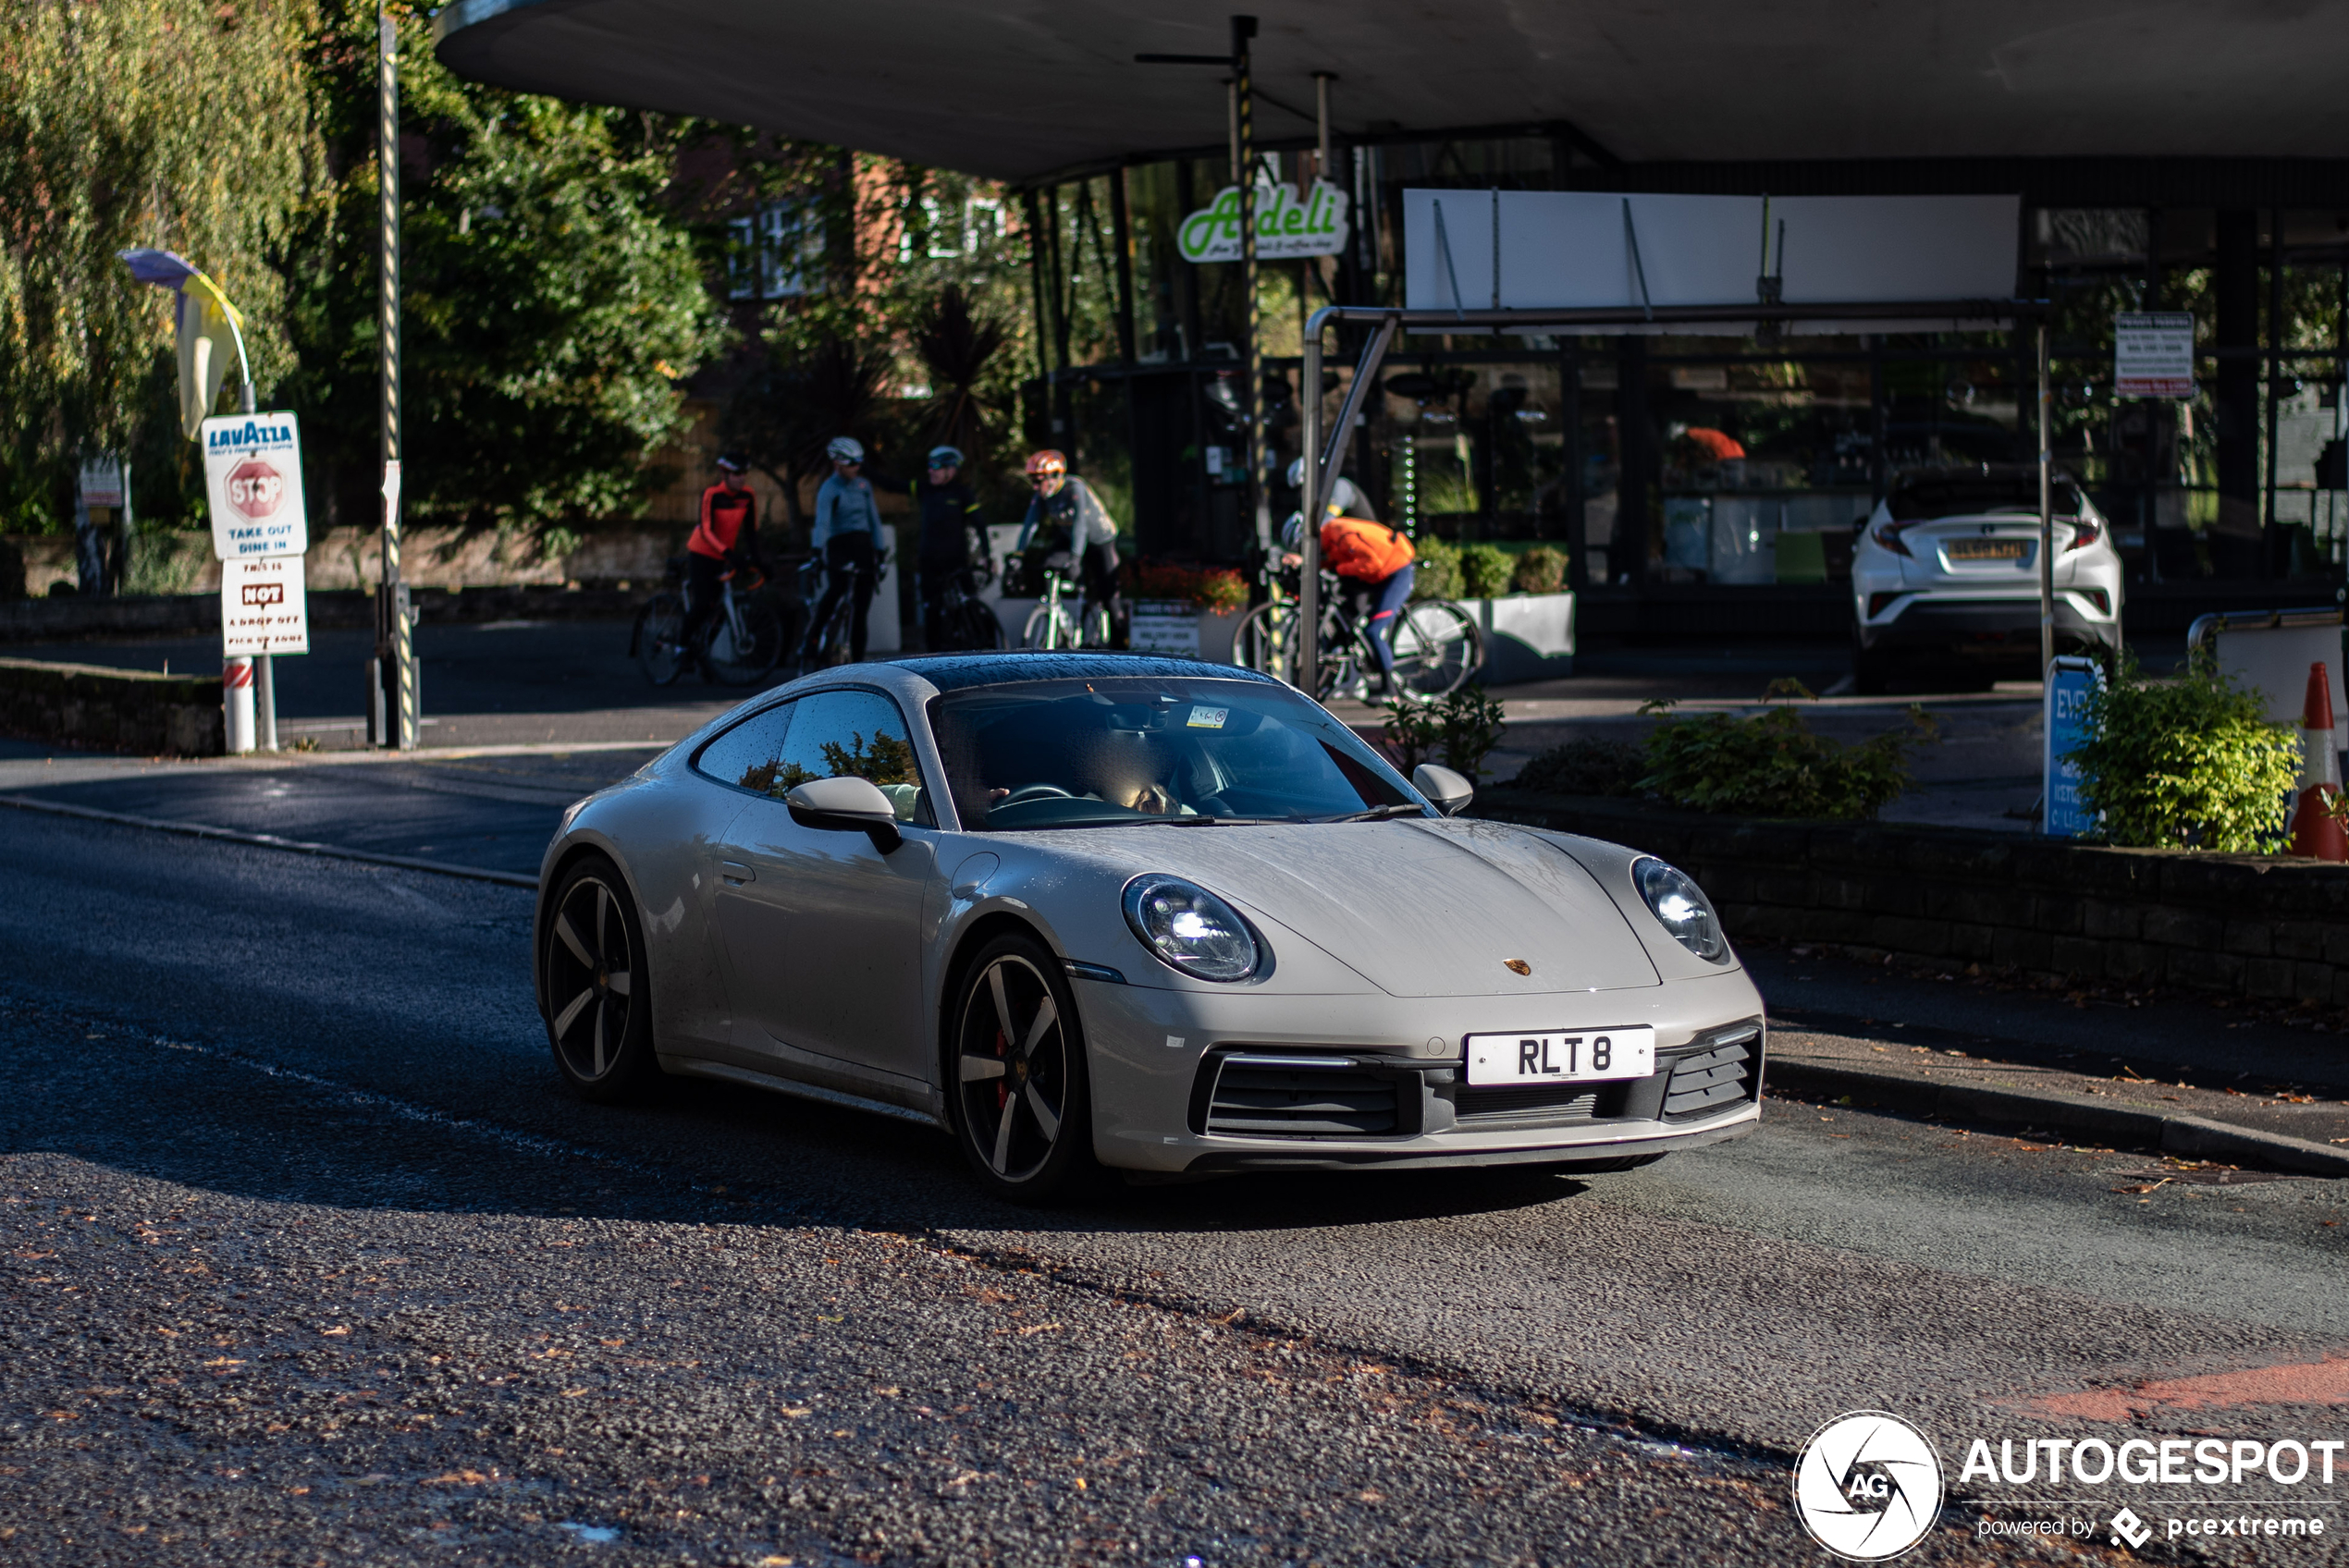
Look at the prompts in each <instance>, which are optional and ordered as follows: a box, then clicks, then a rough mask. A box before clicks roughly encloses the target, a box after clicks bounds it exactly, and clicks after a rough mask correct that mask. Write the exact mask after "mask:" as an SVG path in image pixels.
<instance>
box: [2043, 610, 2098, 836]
mask: <svg viewBox="0 0 2349 1568" xmlns="http://www.w3.org/2000/svg"><path fill="white" fill-rule="evenodd" d="M2102 690H2104V667H2103V666H2102V665H2100V664H2098V663H2097V661H2096V660H2095V659H2092V658H2087V657H2085V656H2083V655H2078V654H2064V655H2060V656H2059V657H2058V658H2056V659H2055V660H2054V661H2053V662H2052V663H2051V664H2050V665H2049V666H2048V682H2047V694H2046V697H2045V703H2046V709H2045V714H2044V718H2045V723H2044V724H2043V725H2042V727H2041V732H2042V734H2043V735H2044V737H2045V749H2044V751H2043V753H2042V755H2041V757H2040V763H2039V780H2040V793H2039V802H2040V809H2039V831H2040V832H2041V833H2043V834H2045V835H2046V836H2047V837H2048V838H2050V839H2079V838H2085V836H2087V835H2088V834H2091V833H2094V832H2095V831H2096V830H2097V824H2098V823H2100V822H2101V821H2102V820H2103V819H2102V817H2101V816H2100V815H2098V814H2097V813H2096V812H2093V811H2090V810H2089V809H2088V806H2087V803H2086V802H2085V801H2083V800H2082V799H2081V798H2080V778H2081V775H2080V765H2079V764H2078V763H2076V762H2072V761H2071V760H2069V758H2070V754H2071V753H2073V752H2076V751H2078V750H2079V749H2080V748H2081V747H2083V746H2085V745H2086V744H2087V743H2088V742H2089V741H2092V740H2094V739H2095V738H2096V732H2095V731H2094V730H2092V729H2089V728H2088V702H2089V699H2090V698H2092V697H2094V696H2095V695H2096V694H2097V692H2101V691H2102Z"/></svg>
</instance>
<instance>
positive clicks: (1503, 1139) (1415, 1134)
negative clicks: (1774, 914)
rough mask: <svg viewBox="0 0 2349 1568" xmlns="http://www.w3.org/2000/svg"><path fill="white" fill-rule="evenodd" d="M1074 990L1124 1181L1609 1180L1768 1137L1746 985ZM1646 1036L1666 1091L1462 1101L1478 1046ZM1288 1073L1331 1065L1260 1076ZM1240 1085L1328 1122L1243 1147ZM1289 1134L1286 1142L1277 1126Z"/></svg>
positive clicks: (1734, 976) (1755, 1010)
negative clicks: (1484, 990) (1282, 1177)
mask: <svg viewBox="0 0 2349 1568" xmlns="http://www.w3.org/2000/svg"><path fill="white" fill-rule="evenodd" d="M1075 985H1076V991H1077V1005H1078V1009H1079V1011H1080V1013H1081V1014H1082V1017H1083V1023H1084V1028H1085V1033H1086V1037H1087V1041H1088V1046H1089V1047H1090V1049H1089V1050H1088V1060H1089V1061H1090V1062H1091V1063H1092V1071H1093V1117H1094V1128H1093V1138H1094V1150H1095V1153H1096V1154H1097V1155H1098V1156H1099V1158H1101V1161H1102V1162H1103V1163H1104V1164H1106V1165H1111V1166H1115V1167H1119V1168H1122V1169H1125V1170H1137V1171H1146V1172H1156V1173H1160V1174H1164V1175H1180V1174H1190V1175H1206V1174H1211V1173H1216V1172H1224V1171H1241V1170H1271V1169H1317V1168H1318V1169H1346V1168H1355V1167H1361V1166H1382V1165H1384V1166H1471V1165H1499V1164H1517V1163H1543V1164H1556V1163H1568V1162H1572V1161H1575V1160H1578V1159H1587V1160H1593V1161H1596V1160H1609V1159H1617V1158H1639V1157H1643V1156H1648V1155H1657V1154H1665V1153H1668V1152H1670V1151H1672V1150H1675V1149H1683V1148H1692V1147H1697V1146H1700V1145H1704V1144H1711V1143H1718V1142H1721V1141H1723V1140H1724V1139H1728V1138H1733V1137H1739V1136H1741V1135H1743V1134H1744V1133H1750V1132H1752V1131H1753V1127H1754V1125H1755V1124H1756V1123H1757V1122H1758V1121H1759V1120H1760V1117H1761V1106H1760V1095H1761V1084H1762V1071H1763V1047H1764V1030H1763V1025H1762V1002H1761V998H1760V997H1759V996H1758V995H1757V994H1756V993H1755V991H1754V989H1753V984H1752V982H1751V981H1750V980H1748V979H1747V977H1746V975H1745V974H1744V973H1743V972H1742V971H1741V970H1730V971H1727V972H1725V973H1723V974H1716V975H1710V976H1707V977H1705V978H1703V979H1699V980H1678V981H1673V982H1669V983H1667V984H1666V985H1662V986H1641V987H1635V988H1629V989H1625V990H1618V991H1592V992H1569V993H1552V994H1550V995H1547V996H1537V997H1507V998H1496V997H1438V998H1393V997H1366V996H1311V997H1277V996H1267V995H1261V994H1258V995H1251V994H1248V992H1246V991H1239V992H1235V993H1230V994H1221V995H1208V994H1202V993H1199V992H1197V991H1180V990H1162V989H1156V988H1153V987H1150V986H1121V985H1112V984H1103V983H1100V982H1091V981H1086V980H1082V979H1080V980H1077V981H1076V982H1075ZM1634 1024H1647V1025H1650V1026H1652V1027H1654V1029H1655V1031H1656V1071H1655V1072H1654V1073H1653V1074H1652V1075H1650V1076H1648V1077H1646V1078H1638V1079H1618V1080H1613V1081H1610V1082H1606V1083H1603V1084H1569V1085H1562V1086H1559V1087H1557V1088H1549V1087H1543V1088H1538V1089H1521V1090H1520V1089H1505V1090H1494V1089H1489V1088H1486V1089H1479V1088H1476V1087H1472V1086H1470V1085H1469V1084H1466V1083H1465V1082H1464V1081H1463V1080H1464V1078H1465V1072H1464V1071H1463V1068H1462V1061H1463V1036H1465V1035H1470V1034H1484V1033H1507V1032H1512V1031H1525V1032H1528V1033H1532V1032H1543V1033H1548V1032H1556V1031H1573V1030H1599V1029H1605V1028H1610V1027H1618V1028H1619V1027H1623V1026H1627V1025H1634ZM1276 1061H1287V1062H1291V1063H1296V1062H1300V1061H1302V1062H1318V1063H1321V1064H1322V1065H1321V1066H1320V1067H1318V1068H1304V1069H1283V1068H1281V1067H1278V1066H1258V1065H1256V1064H1258V1063H1265V1062H1276ZM1229 1072H1248V1073H1255V1074H1257V1075H1258V1076H1257V1077H1256V1078H1255V1079H1253V1080H1252V1081H1251V1082H1250V1083H1249V1084H1248V1085H1246V1086H1247V1087H1248V1088H1250V1089H1255V1088H1262V1089H1263V1090H1265V1091H1267V1092H1268V1093H1269V1094H1270V1096H1272V1097H1273V1098H1275V1099H1279V1098H1282V1097H1283V1095H1282V1088H1283V1086H1284V1085H1303V1086H1304V1088H1305V1089H1306V1090H1307V1091H1310V1092H1307V1093H1302V1094H1299V1095H1295V1096H1288V1097H1289V1098H1291V1099H1295V1100H1298V1101H1301V1102H1304V1103H1305V1104H1307V1105H1309V1106H1310V1104H1311V1103H1314V1102H1316V1101H1318V1100H1326V1102H1327V1103H1328V1105H1329V1106H1330V1108H1331V1109H1330V1110H1329V1112H1328V1113H1327V1114H1317V1113H1315V1112H1314V1111H1312V1110H1311V1109H1297V1106H1294V1105H1285V1106H1284V1108H1283V1109H1282V1110H1281V1111H1280V1112H1278V1113H1276V1114H1275V1115H1273V1117H1270V1118H1267V1119H1264V1120H1263V1122H1262V1123H1260V1124H1259V1125H1257V1126H1255V1127H1253V1128H1251V1130H1249V1131H1245V1132H1235V1131H1231V1130H1229V1128H1228V1125H1227V1124H1228V1123H1229V1122H1230V1121H1233V1120H1236V1119H1235V1118H1234V1117H1233V1116H1231V1115H1230V1114H1229V1112H1228V1106H1227V1105H1226V1106H1225V1107H1224V1109H1222V1110H1219V1109H1218V1108H1219V1105H1224V1102H1228V1101H1230V1100H1233V1099H1237V1098H1243V1097H1246V1096H1245V1095H1238V1094H1232V1093H1228V1092H1222V1091H1228V1090H1229V1089H1230V1086H1231V1080H1230V1079H1228V1078H1226V1077H1225V1076H1224V1074H1226V1073H1229ZM1676 1073H1678V1074H1679V1076H1678V1077H1676ZM1219 1085H1221V1086H1222V1090H1220V1091H1219ZM1324 1086H1325V1087H1326V1093H1325V1094H1324V1093H1323V1092H1322V1091H1323V1090H1324ZM1732 1090H1734V1092H1733V1093H1732V1092H1731V1091H1732ZM1219 1093H1220V1095H1221V1097H1220V1099H1219ZM1283 1118H1287V1119H1288V1122H1289V1125H1288V1126H1286V1127H1283V1128H1280V1129H1278V1130H1275V1129H1274V1127H1273V1126H1272V1125H1270V1124H1269V1123H1271V1122H1278V1121H1281V1120H1282V1119H1283Z"/></svg>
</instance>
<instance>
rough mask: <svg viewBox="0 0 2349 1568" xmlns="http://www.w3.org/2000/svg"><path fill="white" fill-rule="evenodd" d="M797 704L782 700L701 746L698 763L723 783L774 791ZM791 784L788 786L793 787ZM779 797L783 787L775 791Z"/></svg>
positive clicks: (737, 786)
mask: <svg viewBox="0 0 2349 1568" xmlns="http://www.w3.org/2000/svg"><path fill="white" fill-rule="evenodd" d="M799 705H800V704H797V703H778V704H775V705H774V706H773V707H771V708H768V709H765V710H764V711H762V712H759V713H755V714H753V715H751V716H750V717H748V718H746V719H744V720H743V721H742V722H741V723H740V724H737V725H735V726H734V727H733V728H732V729H729V730H727V731H726V732H725V733H724V734H722V735H720V736H719V737H718V739H716V740H715V741H711V742H710V743H709V744H708V745H707V746H704V747H703V748H702V749H701V754H700V755H699V756H697V757H695V759H694V766H695V768H696V769H698V770H699V771H700V772H701V773H702V774H704V775H705V776H707V777H708V778H715V779H716V780H718V782H719V783H720V784H731V785H732V786H733V787H734V788H735V789H737V790H756V791H757V792H758V793H760V794H762V795H763V794H767V793H769V792H770V790H771V787H772V785H773V783H774V779H775V775H776V770H777V768H779V767H780V766H781V764H782V756H783V738H784V737H785V736H786V735H787V734H789V733H790V731H791V726H792V715H793V712H794V711H796V710H797V709H798V707H799ZM789 788H790V786H789V785H786V786H784V789H786V790H787V789H789ZM771 792H772V793H774V794H776V795H777V796H781V794H782V793H783V790H771Z"/></svg>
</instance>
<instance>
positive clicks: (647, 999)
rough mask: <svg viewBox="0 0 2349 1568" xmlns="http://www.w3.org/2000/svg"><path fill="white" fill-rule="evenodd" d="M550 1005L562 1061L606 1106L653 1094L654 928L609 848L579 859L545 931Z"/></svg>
mask: <svg viewBox="0 0 2349 1568" xmlns="http://www.w3.org/2000/svg"><path fill="white" fill-rule="evenodd" d="M538 940H539V944H540V946H539V952H538V973H539V976H540V981H539V983H540V986H541V991H540V998H541V1003H542V1007H541V1011H542V1013H543V1015H544V1017H545V1018H546V1021H547V1044H548V1046H550V1047H552V1048H553V1050H554V1053H555V1065H556V1067H557V1068H558V1069H559V1070H560V1072H562V1075H563V1078H564V1080H565V1081H566V1082H568V1083H569V1084H571V1086H572V1089H574V1090H575V1091H577V1092H578V1094H579V1095H580V1096H582V1097H583V1098H585V1099H590V1100H594V1101H596V1103H597V1104H600V1105H619V1104H624V1103H627V1102H630V1101H633V1100H640V1099H642V1098H644V1097H645V1096H646V1093H647V1092H648V1091H649V1090H650V1089H651V1087H652V1085H653V1084H654V1083H655V1082H657V1081H658V1078H659V1077H660V1065H659V1063H658V1061H657V1060H655V1059H654V1053H653V1031H652V986H651V974H650V973H649V967H650V966H649V965H648V964H647V962H646V948H645V931H644V925H643V924H642V922H640V921H639V920H638V919H637V918H636V901H635V900H634V898H633V897H632V896H631V895H630V893H629V891H628V883H627V880H626V879H625V878H623V877H622V876H621V874H620V868H619V867H618V866H616V865H614V864H612V863H611V862H610V861H609V859H607V858H606V857H604V856H602V855H600V854H588V855H583V856H582V857H580V858H579V859H578V860H576V861H574V862H572V864H571V867H570V869H568V870H567V871H565V872H564V873H563V876H562V880H561V881H560V883H558V884H557V885H556V888H555V896H554V897H553V898H552V899H550V900H547V918H546V920H545V921H544V923H543V924H542V926H541V928H540V931H539V934H538Z"/></svg>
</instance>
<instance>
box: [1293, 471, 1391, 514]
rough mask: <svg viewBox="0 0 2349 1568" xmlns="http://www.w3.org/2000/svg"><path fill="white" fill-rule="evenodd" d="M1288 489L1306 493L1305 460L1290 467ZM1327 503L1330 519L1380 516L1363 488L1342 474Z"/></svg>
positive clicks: (1334, 485)
mask: <svg viewBox="0 0 2349 1568" xmlns="http://www.w3.org/2000/svg"><path fill="white" fill-rule="evenodd" d="M1288 487H1289V488H1290V489H1292V490H1295V491H1297V492H1299V493H1300V494H1301V493H1302V492H1303V491H1304V489H1305V459H1303V458H1299V459H1297V460H1296V461H1295V462H1293V463H1291V464H1289V465H1288ZM1327 501H1328V507H1329V510H1328V515H1329V516H1330V517H1369V518H1374V517H1376V516H1378V513H1376V512H1374V511H1372V510H1371V498H1370V497H1369V496H1365V495H1363V494H1362V487H1361V486H1360V485H1359V484H1355V483H1354V482H1353V481H1352V480H1350V479H1348V478H1347V477H1346V475H1344V474H1342V473H1341V474H1339V475H1338V476H1337V483H1336V484H1333V485H1331V486H1330V493H1329V496H1328V497H1327Z"/></svg>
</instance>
